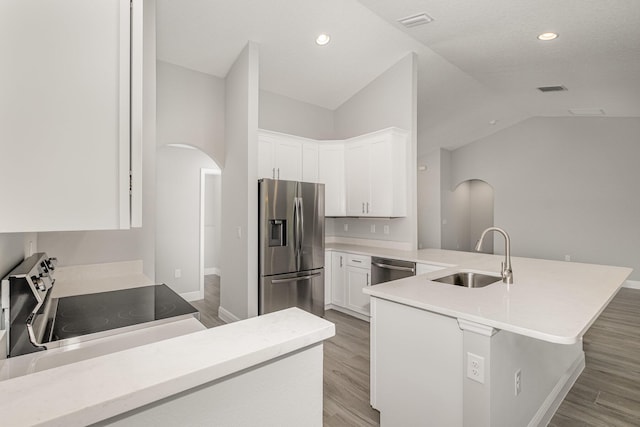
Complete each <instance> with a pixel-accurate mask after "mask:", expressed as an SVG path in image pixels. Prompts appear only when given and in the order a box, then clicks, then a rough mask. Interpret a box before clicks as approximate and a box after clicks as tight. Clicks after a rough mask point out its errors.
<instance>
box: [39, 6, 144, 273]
mask: <svg viewBox="0 0 640 427" xmlns="http://www.w3.org/2000/svg"><path fill="white" fill-rule="evenodd" d="M155 16H156V12H155V1H154V0H145V2H144V42H143V43H144V53H143V55H144V56H143V73H144V78H143V84H144V87H143V101H144V102H143V129H142V141H143V142H142V145H143V148H142V174H143V175H142V228H137V229H131V230H115V231H73V232H50V233H38V250H40V251H41V252H47V254H48V255H49V256H55V257H57V258H58V260H59V262H60V265H77V264H94V263H103V262H116V261H129V260H136V259H141V260H143V265H144V273H145V274H146V275H147V276H148V277H150V278H151V279H152V280H153V278H154V277H155V196H156V191H155V186H156V177H155V175H156V172H155V158H156V29H155Z"/></svg>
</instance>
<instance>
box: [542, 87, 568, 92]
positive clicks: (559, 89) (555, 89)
mask: <svg viewBox="0 0 640 427" xmlns="http://www.w3.org/2000/svg"><path fill="white" fill-rule="evenodd" d="M538 90H539V91H540V92H562V91H565V90H567V88H566V87H564V86H542V87H539V88H538Z"/></svg>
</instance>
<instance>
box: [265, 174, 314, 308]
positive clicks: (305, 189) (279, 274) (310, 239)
mask: <svg viewBox="0 0 640 427" xmlns="http://www.w3.org/2000/svg"><path fill="white" fill-rule="evenodd" d="M258 194H259V226H258V229H259V231H258V234H259V241H258V248H259V249H258V252H259V254H258V256H259V264H258V270H259V285H258V292H259V295H258V313H259V314H265V313H271V312H273V311H278V310H282V309H285V308H288V307H299V308H301V309H303V310H306V311H309V312H311V313H313V314H315V315H318V316H324V184H315V183H310V182H297V181H281V180H273V179H261V180H259V181H258Z"/></svg>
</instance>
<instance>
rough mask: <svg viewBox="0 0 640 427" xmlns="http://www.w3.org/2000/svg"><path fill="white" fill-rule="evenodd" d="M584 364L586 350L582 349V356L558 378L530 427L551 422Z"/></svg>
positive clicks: (537, 426) (539, 426)
mask: <svg viewBox="0 0 640 427" xmlns="http://www.w3.org/2000/svg"><path fill="white" fill-rule="evenodd" d="M584 366H585V361H584V352H583V351H582V352H580V357H578V358H577V359H576V360H575V361H574V362H573V363H572V364H571V366H570V367H569V369H567V371H566V372H565V373H564V375H562V377H561V378H560V379H559V380H558V382H557V383H556V385H555V387H553V390H551V393H549V395H548V396H547V398H546V399H545V400H544V402H543V403H542V406H540V408H539V409H538V412H536V414H535V415H534V416H533V418H532V419H531V421H530V422H529V426H528V427H534V426H535V427H544V426H546V425H547V424H549V421H551V418H553V416H554V415H555V413H556V411H557V410H558V408H559V407H560V404H561V403H562V401H563V400H564V398H565V397H567V394H568V393H569V390H571V387H573V384H574V383H575V382H576V380H577V379H578V377H579V376H580V374H581V373H582V371H583V370H584Z"/></svg>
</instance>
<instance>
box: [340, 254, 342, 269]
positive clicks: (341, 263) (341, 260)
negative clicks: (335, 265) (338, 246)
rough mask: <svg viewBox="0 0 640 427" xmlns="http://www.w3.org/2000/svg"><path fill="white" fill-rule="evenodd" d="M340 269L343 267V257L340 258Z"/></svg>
mask: <svg viewBox="0 0 640 427" xmlns="http://www.w3.org/2000/svg"><path fill="white" fill-rule="evenodd" d="M340 267H342V255H341V256H340Z"/></svg>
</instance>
